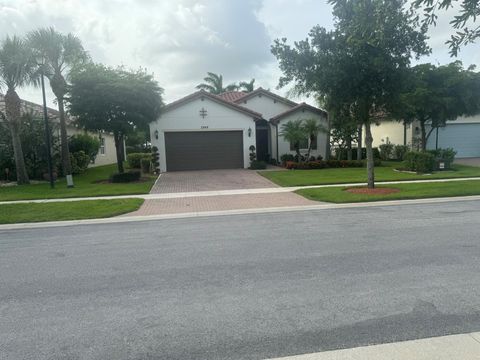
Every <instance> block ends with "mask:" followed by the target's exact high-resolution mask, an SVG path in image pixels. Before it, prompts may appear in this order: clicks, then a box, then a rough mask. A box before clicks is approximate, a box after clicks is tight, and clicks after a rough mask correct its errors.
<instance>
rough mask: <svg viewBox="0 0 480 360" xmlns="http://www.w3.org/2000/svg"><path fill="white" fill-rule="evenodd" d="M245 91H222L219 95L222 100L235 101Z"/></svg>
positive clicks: (242, 95) (243, 94)
mask: <svg viewBox="0 0 480 360" xmlns="http://www.w3.org/2000/svg"><path fill="white" fill-rule="evenodd" d="M246 94H247V93H245V92H243V91H227V92H224V93H223V94H220V95H218V96H220V97H221V98H222V99H223V100H227V101H230V102H235V101H236V100H238V99H240V98H242V97H244V96H245V95H246Z"/></svg>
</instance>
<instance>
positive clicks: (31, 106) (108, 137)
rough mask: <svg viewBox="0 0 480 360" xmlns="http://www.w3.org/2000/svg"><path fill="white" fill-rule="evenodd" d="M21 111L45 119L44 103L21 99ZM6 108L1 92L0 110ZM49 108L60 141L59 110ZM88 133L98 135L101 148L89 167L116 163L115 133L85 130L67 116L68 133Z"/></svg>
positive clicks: (55, 132) (49, 115) (69, 134)
mask: <svg viewBox="0 0 480 360" xmlns="http://www.w3.org/2000/svg"><path fill="white" fill-rule="evenodd" d="M20 106H21V111H22V113H32V114H33V115H34V117H35V119H38V120H39V121H43V105H40V104H36V103H33V102H31V101H27V100H23V99H22V100H21V104H20ZM4 109H5V99H4V95H3V94H0V111H4ZM47 110H48V118H49V120H50V121H51V122H52V123H53V124H56V125H57V126H56V128H55V129H54V133H53V136H55V137H56V138H57V141H58V142H60V127H59V125H58V124H59V122H60V120H59V116H60V114H59V112H58V110H56V109H52V108H47ZM83 133H87V134H89V135H90V136H93V137H97V138H98V139H99V141H100V148H99V149H98V153H97V156H96V158H95V159H94V160H93V161H92V163H91V164H90V165H89V167H95V166H101V165H109V164H115V163H116V162H117V155H116V150H115V141H114V139H113V135H112V134H110V133H106V132H100V131H85V130H83V129H80V128H78V127H77V126H75V124H74V122H73V120H72V119H71V118H70V117H68V116H67V135H68V136H69V137H70V136H73V135H76V134H83Z"/></svg>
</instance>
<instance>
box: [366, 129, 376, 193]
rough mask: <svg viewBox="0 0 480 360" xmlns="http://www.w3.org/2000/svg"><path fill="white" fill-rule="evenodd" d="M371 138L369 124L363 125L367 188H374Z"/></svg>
mask: <svg viewBox="0 0 480 360" xmlns="http://www.w3.org/2000/svg"><path fill="white" fill-rule="evenodd" d="M372 144H373V136H372V130H371V128H370V122H366V123H365V146H366V148H367V175H368V188H369V189H373V188H375V163H374V159H373V148H372Z"/></svg>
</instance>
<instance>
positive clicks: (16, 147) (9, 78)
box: [0, 36, 35, 185]
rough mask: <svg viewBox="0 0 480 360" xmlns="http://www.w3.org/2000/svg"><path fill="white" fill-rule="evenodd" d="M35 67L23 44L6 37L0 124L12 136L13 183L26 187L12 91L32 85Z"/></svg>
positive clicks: (0, 57)
mask: <svg viewBox="0 0 480 360" xmlns="http://www.w3.org/2000/svg"><path fill="white" fill-rule="evenodd" d="M34 71H35V63H34V62H33V57H32V53H31V52H30V50H29V47H28V45H27V44H26V43H25V41H24V40H22V39H20V38H19V37H17V36H14V37H8V36H7V38H6V39H5V40H4V41H3V42H2V44H1V47H0V84H3V85H4V86H5V87H6V88H7V92H6V93H5V113H1V112H0V115H1V120H2V121H5V122H6V123H7V125H8V128H9V129H10V134H11V136H12V144H13V153H14V158H15V168H16V172H17V183H18V184H19V185H22V184H28V183H29V182H30V181H29V179H28V173H27V168H26V166H25V159H24V156H23V149H22V143H21V141H20V126H21V122H22V116H21V100H20V97H19V96H18V94H17V91H16V89H17V88H18V87H21V86H25V85H28V84H32V83H34V81H33V80H32V79H33V73H34Z"/></svg>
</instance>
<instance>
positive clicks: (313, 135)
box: [302, 119, 328, 160]
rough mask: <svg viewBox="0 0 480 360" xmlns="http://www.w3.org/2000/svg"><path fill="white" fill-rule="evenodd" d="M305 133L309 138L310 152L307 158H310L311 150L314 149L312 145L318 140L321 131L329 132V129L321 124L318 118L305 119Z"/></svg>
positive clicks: (303, 126)
mask: <svg viewBox="0 0 480 360" xmlns="http://www.w3.org/2000/svg"><path fill="white" fill-rule="evenodd" d="M302 128H303V133H304V134H305V135H306V136H307V138H308V140H309V141H308V152H307V160H308V159H310V152H311V151H312V146H313V144H314V142H315V141H317V136H318V134H319V133H321V132H325V133H326V132H328V130H327V129H326V128H325V127H324V126H323V125H322V124H320V123H319V122H318V121H317V120H316V119H305V120H304V121H303V125H302Z"/></svg>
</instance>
